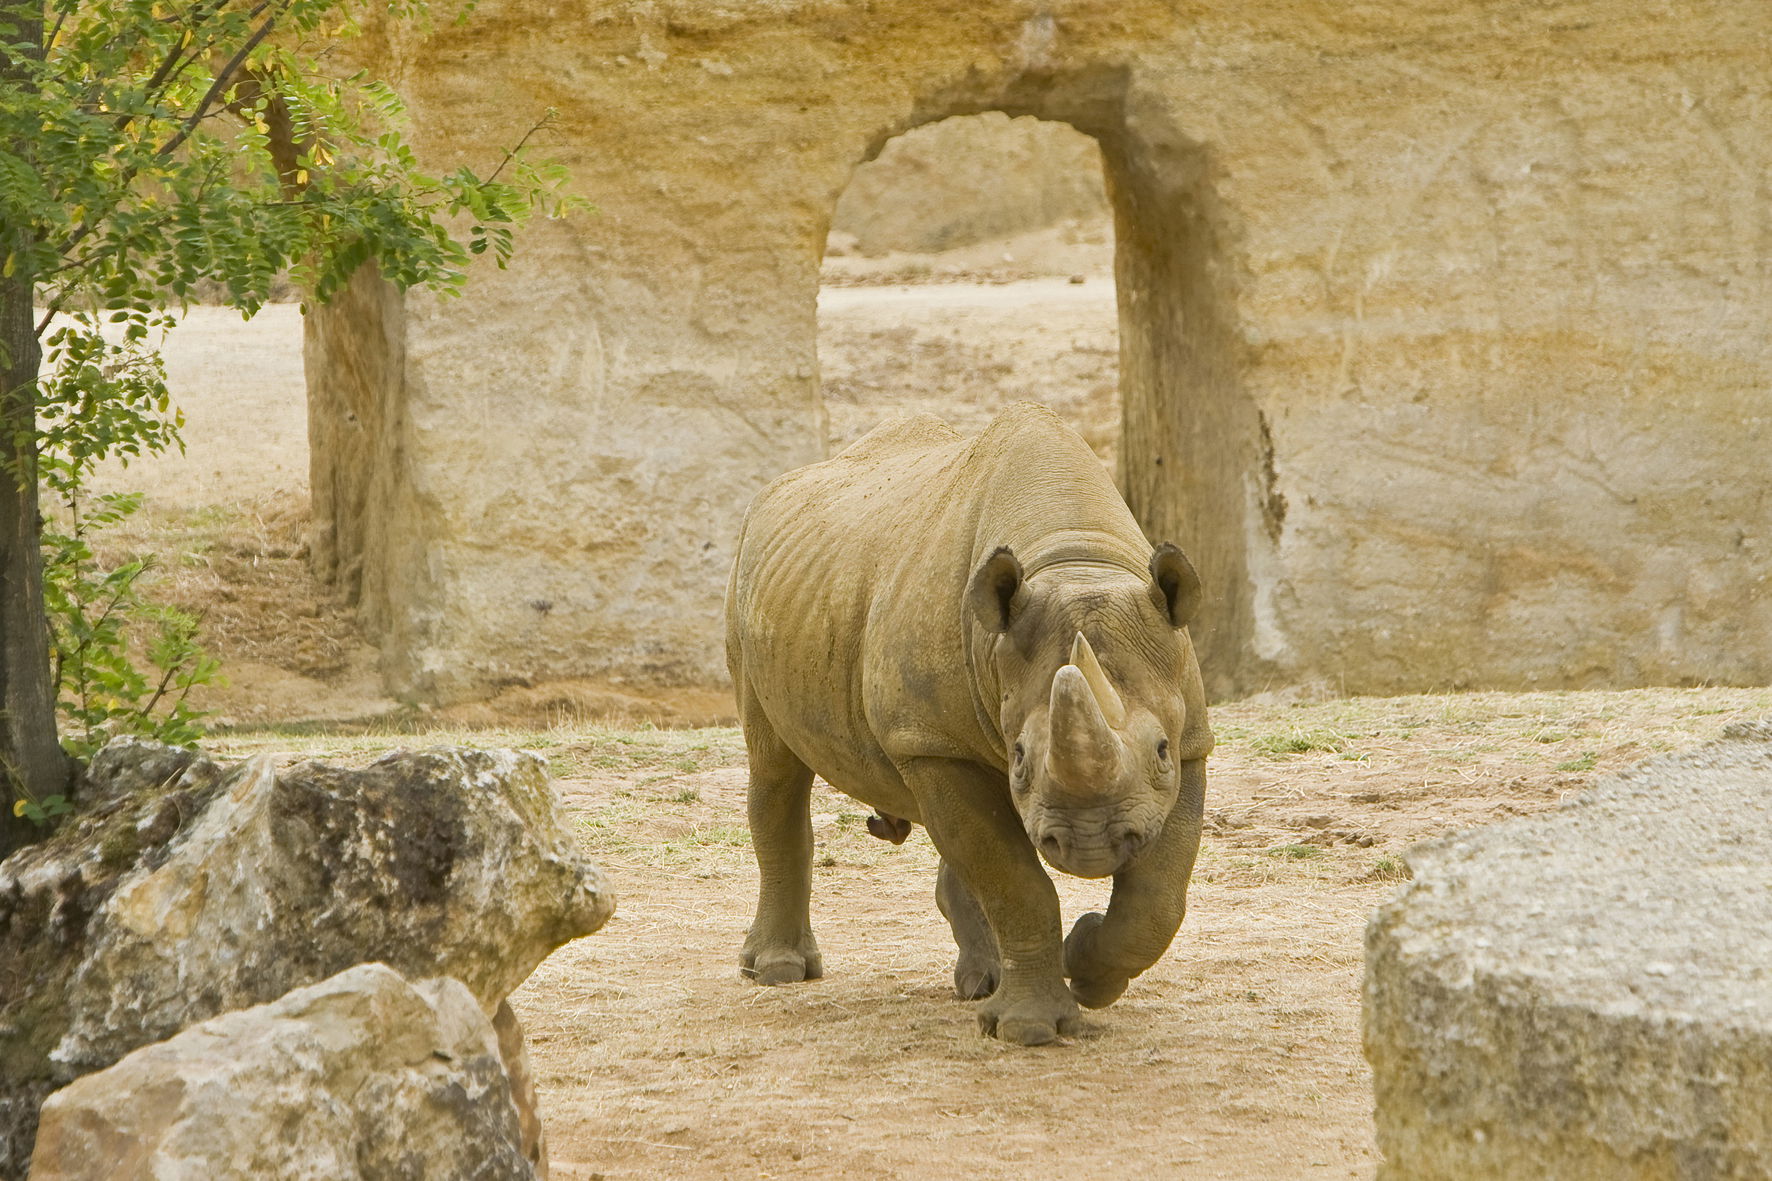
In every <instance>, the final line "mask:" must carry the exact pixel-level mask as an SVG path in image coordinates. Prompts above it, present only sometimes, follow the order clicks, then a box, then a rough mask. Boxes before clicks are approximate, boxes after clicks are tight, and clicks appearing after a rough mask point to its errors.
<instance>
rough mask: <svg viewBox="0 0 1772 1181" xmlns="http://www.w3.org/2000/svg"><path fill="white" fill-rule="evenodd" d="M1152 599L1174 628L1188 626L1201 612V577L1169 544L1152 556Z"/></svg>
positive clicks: (1182, 554) (1158, 549)
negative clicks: (1195, 615) (1189, 621)
mask: <svg viewBox="0 0 1772 1181" xmlns="http://www.w3.org/2000/svg"><path fill="white" fill-rule="evenodd" d="M1151 598H1152V599H1154V600H1156V603H1157V610H1159V611H1161V612H1162V613H1163V614H1165V615H1167V616H1168V617H1169V625H1170V626H1171V627H1184V626H1186V625H1187V621H1188V620H1190V619H1192V618H1193V617H1194V612H1195V611H1198V610H1199V609H1200V576H1199V575H1198V574H1195V573H1194V564H1193V563H1192V562H1190V561H1188V560H1187V555H1186V554H1184V553H1182V552H1181V551H1180V550H1179V549H1177V548H1176V547H1175V546H1173V545H1170V544H1169V543H1168V542H1167V541H1165V542H1164V543H1163V544H1162V545H1159V546H1158V547H1157V552H1156V553H1154V554H1152V555H1151Z"/></svg>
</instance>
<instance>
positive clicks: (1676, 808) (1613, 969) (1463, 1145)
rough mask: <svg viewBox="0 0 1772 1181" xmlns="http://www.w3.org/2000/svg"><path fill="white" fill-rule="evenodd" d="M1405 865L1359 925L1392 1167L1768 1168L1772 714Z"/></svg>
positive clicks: (1623, 1179)
mask: <svg viewBox="0 0 1772 1181" xmlns="http://www.w3.org/2000/svg"><path fill="white" fill-rule="evenodd" d="M1409 862H1410V866H1411V867H1412V868H1413V870H1414V871H1415V880H1414V881H1413V883H1412V884H1410V885H1409V886H1407V887H1406V888H1405V889H1404V890H1403V891H1402V892H1401V893H1400V894H1399V895H1398V897H1397V898H1396V899H1395V900H1394V901H1392V902H1391V903H1389V904H1387V905H1386V906H1384V907H1382V908H1381V909H1380V910H1379V911H1378V912H1377V914H1376V915H1374V917H1373V919H1372V923H1371V925H1370V926H1369V927H1368V929H1367V933H1366V985H1365V1043H1366V1057H1367V1059H1368V1060H1369V1061H1370V1062H1371V1063H1372V1072H1373V1082H1374V1089H1375V1092H1376V1102H1377V1124H1378V1143H1379V1147H1380V1148H1381V1149H1382V1150H1383V1151H1384V1154H1385V1164H1384V1165H1383V1166H1382V1167H1381V1169H1380V1171H1379V1176H1380V1177H1381V1178H1397V1179H1402V1178H1409V1179H1411V1181H1431V1179H1436V1178H1445V1179H1448V1181H1450V1179H1452V1178H1460V1179H1462V1178H1470V1177H1547V1178H1560V1179H1567V1181H1573V1179H1578V1178H1579V1179H1588V1178H1591V1179H1593V1181H1602V1179H1603V1181H1633V1179H1638V1178H1641V1179H1644V1181H1647V1179H1649V1178H1668V1177H1707V1178H1750V1177H1751V1178H1765V1177H1767V1176H1769V1175H1772V925H1769V924H1768V923H1767V914H1768V900H1769V899H1772V726H1769V725H1765V724H1761V725H1759V726H1758V727H1743V728H1740V729H1737V730H1735V731H1733V732H1732V736H1731V737H1728V738H1726V739H1725V740H1724V741H1722V742H1719V743H1715V744H1713V745H1710V746H1706V747H1701V748H1699V749H1698V750H1696V751H1692V752H1689V753H1685V754H1678V755H1671V756H1668V757H1666V758H1661V759H1656V760H1654V761H1652V762H1648V763H1644V764H1642V765H1640V766H1638V767H1636V768H1634V769H1633V770H1631V771H1628V772H1626V773H1625V774H1623V775H1621V776H1619V777H1617V778H1616V779H1614V780H1612V781H1611V782H1609V783H1607V784H1605V785H1603V786H1602V787H1600V788H1598V789H1596V790H1594V791H1593V792H1591V793H1589V794H1588V795H1586V796H1584V797H1582V798H1581V799H1580V800H1579V801H1578V802H1576V803H1575V804H1572V805H1570V806H1568V807H1566V808H1563V809H1562V810H1560V811H1557V812H1553V813H1550V814H1549V815H1546V816H1540V817H1533V818H1530V819H1523V820H1516V821H1511V822H1509V823H1506V824H1500V825H1495V826H1493V827H1490V828H1484V829H1479V830H1477V831H1474V832H1469V833H1463V834H1460V835H1457V836H1453V837H1449V838H1446V839H1444V840H1440V841H1436V842H1433V843H1431V844H1429V845H1425V846H1423V847H1421V848H1419V849H1417V850H1415V851H1413V852H1412V853H1411V854H1410V857H1409Z"/></svg>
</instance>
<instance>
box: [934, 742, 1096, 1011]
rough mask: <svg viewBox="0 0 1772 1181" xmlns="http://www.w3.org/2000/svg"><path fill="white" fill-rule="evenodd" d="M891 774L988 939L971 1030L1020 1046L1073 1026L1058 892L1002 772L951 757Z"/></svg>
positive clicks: (1073, 1005)
mask: <svg viewBox="0 0 1772 1181" xmlns="http://www.w3.org/2000/svg"><path fill="white" fill-rule="evenodd" d="M899 771H900V773H901V774H903V776H904V779H905V782H906V784H908V785H909V787H910V789H911V792H912V793H913V794H914V795H915V796H916V798H917V805H918V807H919V808H920V809H921V811H922V813H923V825H924V827H925V828H927V829H928V830H929V837H930V839H931V840H933V841H934V842H935V848H936V851H937V852H939V853H940V854H941V856H942V860H943V861H945V862H946V863H947V864H948V865H949V866H951V867H952V870H953V872H954V873H956V874H958V875H959V880H960V883H961V884H962V885H964V887H965V889H966V891H967V892H968V893H969V894H970V895H971V896H972V897H973V898H974V899H976V900H977V902H978V904H979V907H980V908H981V909H982V910H983V912H984V916H985V919H986V920H987V921H988V922H989V924H990V928H991V931H992V932H993V933H994V934H995V936H996V943H997V949H998V952H999V953H1000V955H1001V969H1000V978H999V980H998V982H997V987H996V990H995V991H994V992H992V993H991V994H990V996H988V997H986V998H985V999H984V1000H982V1001H980V1002H979V1006H978V1025H979V1028H980V1029H981V1030H983V1031H984V1032H985V1033H987V1034H992V1035H995V1036H996V1037H998V1038H1001V1039H1002V1040H1003V1041H1006V1042H1016V1043H1019V1044H1021V1045H1026V1046H1032V1045H1040V1044H1042V1043H1045V1042H1050V1041H1052V1040H1053V1039H1054V1038H1056V1037H1058V1036H1059V1035H1060V1034H1068V1033H1073V1032H1075V1030H1076V1024H1077V1002H1076V999H1075V998H1074V997H1072V996H1071V993H1070V990H1069V989H1068V988H1066V987H1065V984H1064V965H1063V953H1062V951H1061V943H1060V933H1061V932H1060V927H1059V916H1058V894H1057V892H1056V891H1055V890H1054V889H1053V888H1052V879H1051V878H1049V877H1047V876H1046V871H1045V870H1043V869H1041V868H1040V859H1039V856H1038V855H1037V854H1036V853H1035V852H1034V847H1033V845H1032V843H1031V842H1029V840H1028V838H1027V833H1026V832H1024V831H1023V829H1022V827H1021V821H1020V819H1019V818H1018V817H1017V816H1016V814H1015V809H1014V808H1013V807H1012V806H1011V805H1010V802H1009V798H1008V792H1007V791H1005V790H1004V785H1003V781H1002V778H1001V777H1000V776H997V775H993V774H992V773H991V772H989V771H987V770H986V769H984V768H982V767H978V766H976V765H974V764H971V763H965V762H960V761H958V760H953V759H913V760H908V761H906V762H904V763H901V764H900V765H899Z"/></svg>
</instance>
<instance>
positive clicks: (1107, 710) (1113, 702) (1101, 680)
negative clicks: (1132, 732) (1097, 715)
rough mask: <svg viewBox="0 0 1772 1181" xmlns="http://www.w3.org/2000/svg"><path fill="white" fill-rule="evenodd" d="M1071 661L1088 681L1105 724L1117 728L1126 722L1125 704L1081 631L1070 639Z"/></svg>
mask: <svg viewBox="0 0 1772 1181" xmlns="http://www.w3.org/2000/svg"><path fill="white" fill-rule="evenodd" d="M1071 663H1072V664H1074V665H1076V666H1077V667H1078V668H1079V669H1081V670H1082V671H1083V678H1084V679H1085V680H1087V681H1088V682H1089V689H1090V691H1091V692H1093V693H1094V694H1095V700H1096V703H1097V704H1099V705H1100V706H1101V716H1102V717H1104V718H1106V719H1107V724H1108V725H1109V726H1112V727H1113V728H1114V729H1116V730H1118V729H1120V727H1122V726H1124V725H1125V724H1126V705H1125V703H1124V702H1122V701H1121V700H1120V695H1119V693H1117V692H1116V691H1115V690H1114V683H1113V682H1112V681H1110V680H1108V679H1107V674H1106V673H1104V672H1102V671H1101V661H1099V660H1097V659H1096V658H1095V649H1094V648H1091V647H1090V646H1089V641H1088V640H1087V639H1086V638H1084V636H1083V633H1082V632H1078V633H1077V638H1076V639H1074V640H1072V641H1071Z"/></svg>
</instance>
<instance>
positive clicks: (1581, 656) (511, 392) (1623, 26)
mask: <svg viewBox="0 0 1772 1181" xmlns="http://www.w3.org/2000/svg"><path fill="white" fill-rule="evenodd" d="M1769 32H1772V8H1768V6H1766V5H1765V4H1764V3H1762V2H1761V0H1710V2H1703V0H1700V2H1696V3H1692V4H1686V5H1681V6H1678V7H1677V8H1672V7H1666V6H1659V5H1627V4H1621V3H1616V2H1613V3H1605V2H1600V0H1590V2H1582V0H1566V2H1562V3H1557V4H1549V5H1546V4H1527V3H1521V2H1519V0H1507V2H1502V0H1491V2H1483V0H1374V2H1372V3H1365V4H1359V5H1347V4H1341V3H1332V2H1329V0H1320V2H1309V3H1298V2H1294V0H1255V2H1251V0H1236V2H1234V3H1233V2H1232V0H1189V2H1186V3H1182V4H1179V5H1178V4H1175V3H1171V2H1169V0H1057V2H1048V3H1041V4H1035V3H1029V2H1019V0H979V2H977V3H969V4H951V5H932V4H929V3H927V2H926V0H874V2H871V3H867V4H858V3H854V2H852V0H843V2H838V0H735V2H729V3H725V4H721V5H717V6H716V5H708V4H705V3H702V2H701V0H609V2H601V3H596V4H592V5H587V6H581V7H578V8H568V9H560V8H557V7H549V6H543V5H541V4H539V3H536V2H534V0H485V2H484V3H482V4H480V5H479V7H478V9H477V11H476V13H475V15H474V17H473V18H472V20H471V21H470V22H468V23H467V24H466V25H464V26H460V27H457V26H454V25H451V24H449V23H448V22H445V21H439V22H437V24H436V27H435V29H434V31H432V32H430V33H426V34H420V33H417V32H412V31H401V32H398V33H396V34H392V35H389V34H386V33H377V34H372V37H371V40H370V42H369V45H368V46H367V47H366V48H367V51H368V53H369V56H370V57H371V59H372V61H371V64H372V65H373V66H374V67H375V68H377V69H378V70H380V71H381V72H383V73H384V74H385V75H386V76H388V77H389V78H390V79H391V80H392V81H393V82H394V83H395V84H396V85H397V86H398V87H399V88H400V89H401V90H402V92H403V93H404V94H405V95H406V97H407V98H408V100H409V102H410V104H411V111H412V120H413V129H412V130H413V136H414V140H415V142H416V144H417V146H418V148H419V150H420V151H421V153H422V154H423V155H424V156H425V157H426V158H428V159H429V160H430V161H432V162H433V163H435V164H436V165H438V166H441V167H447V166H452V165H454V164H455V163H457V162H461V161H466V162H471V163H473V164H475V165H478V166H482V167H485V166H489V165H491V164H492V163H494V162H496V160H497V159H498V158H499V155H500V152H501V151H502V148H503V147H504V146H505V145H509V144H511V143H513V142H515V141H516V140H517V139H518V138H519V137H520V136H521V135H522V134H523V133H524V131H525V130H526V129H527V128H528V127H529V126H530V124H531V123H533V122H534V121H535V120H536V119H537V118H539V117H540V115H541V113H542V111H543V110H544V109H545V108H547V107H550V106H551V107H554V108H557V109H558V110H559V112H560V114H559V122H558V129H557V131H556V132H554V133H552V135H551V139H550V140H549V141H548V142H547V143H546V144H545V147H546V148H547V150H549V151H550V152H552V153H553V154H555V155H557V156H558V157H559V158H561V159H563V160H564V161H566V162H567V163H568V164H569V165H570V166H571V167H572V169H573V171H574V175H575V178H576V180H575V183H576V184H577V186H578V188H579V189H580V190H581V191H582V192H583V193H584V194H585V195H586V196H588V197H589V198H591V199H592V200H593V201H595V202H596V203H597V205H598V206H599V207H600V213H599V214H597V215H596V216H591V217H580V218H575V219H572V220H569V221H565V222H556V223H547V224H543V225H539V226H537V227H535V228H534V229H533V230H531V231H530V232H529V233H527V234H526V235H525V238H524V241H523V243H522V250H521V252H520V254H519V256H518V259H517V260H516V262H515V263H514V264H513V265H512V267H511V268H510V269H509V270H508V271H502V272H500V271H496V270H494V269H492V268H490V267H486V268H482V269H481V270H480V271H479V272H478V273H477V274H476V275H475V276H474V278H473V280H472V282H471V283H470V286H469V288H468V292H467V296H466V298H464V299H460V300H454V301H438V300H436V299H434V298H432V297H429V296H417V295H414V296H408V297H406V298H404V299H403V300H402V299H397V298H394V297H392V296H390V295H388V294H387V293H386V292H383V291H379V290H376V285H375V284H373V283H371V282H369V281H367V280H366V281H365V282H364V283H363V284H360V285H359V289H358V290H357V291H355V292H353V294H352V297H351V298H350V299H349V300H348V301H347V302H346V303H345V304H344V305H342V306H340V307H337V308H335V309H332V310H328V311H323V312H321V313H320V314H318V315H316V316H313V317H310V319H309V357H310V377H309V381H310V390H311V396H312V415H313V420H314V423H315V441H316V444H317V445H316V447H315V449H314V456H315V458H314V487H315V489H316V507H317V511H318V513H319V514H320V518H321V519H320V522H319V529H320V535H321V538H322V540H323V541H324V544H323V545H320V546H317V547H316V554H317V555H318V558H319V565H320V568H321V570H322V571H324V572H326V573H329V574H333V575H334V576H336V577H337V578H338V579H339V581H340V582H341V584H342V585H343V586H344V587H345V588H347V589H348V590H350V591H351V592H353V593H354V594H355V595H356V596H358V598H359V600H360V602H361V604H362V607H363V614H364V618H365V619H367V620H369V621H370V623H371V625H372V627H373V628H374V629H375V631H376V633H377V634H378V635H379V637H380V639H381V642H382V644H383V649H384V652H385V654H386V657H387V659H386V669H387V673H388V676H389V679H390V684H391V685H392V687H394V688H396V689H397V690H399V691H401V692H403V693H406V694H410V695H413V696H419V697H432V698H451V697H460V696H464V695H468V694H471V693H475V692H479V691H481V690H484V689H486V688H488V687H491V686H495V685H497V684H500V683H505V682H510V681H522V680H528V679H532V678H537V677H546V676H551V675H607V676H614V677H627V678H633V679H645V680H652V681H659V682H672V681H681V682H689V681H708V680H714V679H718V678H719V677H721V676H722V675H723V657H722V654H721V651H720V643H719V635H720V625H719V615H720V597H721V591H722V588H723V584H724V580H725V574H726V569H727V566H728V563H729V561H730V559H731V554H732V545H733V539H734V534H735V532H736V525H737V522H738V519H739V516H740V514H741V512H742V511H743V507H744V505H745V503H746V502H747V501H748V499H749V497H750V496H751V494H752V493H754V492H755V490H756V489H757V488H758V487H760V486H761V485H762V483H763V482H765V481H766V480H768V479H769V478H770V477H772V476H773V475H775V474H777V473H779V472H781V471H783V470H785V469H787V468H790V467H793V466H796V465H798V464H802V463H805V462H808V461H810V460H813V459H817V458H819V457H820V456H821V453H822V450H823V446H824V443H823V440H824V437H825V433H824V423H823V419H824V413H823V408H822V407H821V405H820V403H819V396H818V375H817V356H816V344H815V336H816V331H817V325H816V316H815V308H816V298H817V292H818V285H819V259H820V253H821V250H822V249H823V245H824V242H825V239H826V234H827V231H828V229H829V227H830V224H831V218H832V215H833V211H834V210H835V209H836V207H837V204H838V201H839V199H840V198H841V197H842V194H843V192H844V189H845V187H846V186H847V184H848V183H849V180H850V177H851V176H852V175H853V174H854V171H855V169H856V168H857V166H858V165H859V164H860V163H861V162H863V161H865V160H867V159H869V158H871V157H873V156H874V155H876V154H877V153H878V152H879V151H880V149H881V148H882V146H883V145H884V144H885V143H886V142H887V141H889V140H890V139H891V138H892V137H894V136H896V135H899V134H902V133H904V132H906V131H908V130H910V129H912V128H915V127H919V126H922V125H924V124H928V123H932V122H935V121H938V120H941V119H943V118H946V117H948V116H951V115H957V114H970V113H978V112H983V111H1002V112H1004V113H1006V114H1009V115H1015V116H1021V115H1032V116H1037V117H1039V118H1042V119H1047V120H1054V121H1058V122H1063V123H1068V124H1070V125H1071V126H1072V127H1074V128H1076V129H1078V130H1080V131H1082V132H1085V133H1087V134H1089V135H1091V136H1093V137H1094V138H1095V139H1096V140H1097V142H1098V143H1099V144H1100V146H1101V151H1102V157H1103V160H1104V166H1105V170H1106V173H1107V180H1108V191H1109V194H1110V198H1111V202H1112V205H1113V212H1114V220H1115V238H1116V242H1117V244H1118V247H1117V248H1118V256H1117V278H1118V289H1119V300H1120V309H1121V312H1120V315H1121V338H1122V364H1121V372H1122V379H1121V380H1122V401H1123V405H1124V416H1125V421H1124V437H1125V439H1124V445H1123V447H1122V448H1121V460H1120V462H1121V465H1122V468H1121V473H1120V475H1121V483H1122V485H1123V486H1124V487H1125V488H1126V490H1127V494H1128V499H1129V500H1130V502H1131V503H1132V505H1133V508H1134V510H1135V512H1136V513H1137V514H1138V516H1139V518H1140V519H1141V521H1142V522H1143V523H1144V524H1145V526H1146V528H1147V530H1148V531H1149V532H1150V533H1151V535H1152V537H1153V538H1158V539H1161V538H1169V539H1173V540H1176V541H1178V542H1179V543H1181V544H1182V545H1183V546H1184V547H1185V548H1186V549H1187V550H1188V551H1189V552H1190V554H1191V555H1192V557H1193V559H1194V562H1195V564H1196V565H1197V566H1198V567H1199V569H1200V571H1201V572H1202V575H1203V577H1204V579H1205V583H1206V587H1207V593H1208V605H1207V607H1206V608H1205V610H1204V611H1203V612H1202V616H1201V622H1200V623H1199V624H1198V625H1197V627H1196V642H1197V643H1198V645H1199V647H1200V649H1201V654H1202V663H1203V665H1204V666H1205V669H1206V672H1207V676H1208V678H1209V680H1210V683H1211V686H1212V690H1213V692H1214V693H1215V694H1216V695H1220V696H1222V695H1225V694H1231V693H1237V692H1243V691H1248V690H1252V689H1259V688H1263V687H1268V686H1274V685H1282V684H1287V683H1294V682H1300V681H1320V682H1324V683H1327V684H1328V685H1330V686H1333V687H1335V688H1337V689H1343V690H1346V691H1349V692H1379V693H1382V692H1394V691H1401V690H1410V689H1426V688H1453V687H1474V686H1494V687H1511V686H1524V685H1538V686H1595V685H1629V684H1643V683H1679V682H1692V681H1710V682H1738V683H1739V682H1749V683H1763V682H1765V681H1767V680H1768V679H1772V596H1769V595H1768V594H1767V575H1768V572H1769V571H1772V539H1769V538H1768V537H1767V533H1766V522H1767V521H1768V520H1769V519H1772V504H1769V503H1768V489H1769V487H1772V477H1769V476H1768V465H1767V464H1766V463H1765V459H1764V456H1765V452H1766V448H1767V443H1768V438H1769V426H1768V416H1769V411H1768V408H1767V396H1766V394H1767V388H1768V385H1769V382H1768V377H1769V376H1772V344H1769V332H1768V328H1767V324H1768V319H1769V317H1768V312H1769V311H1772V261H1769V260H1772V200H1769V199H1768V191H1767V187H1766V186H1767V183H1768V182H1767V180H1766V178H1767V176H1768V175H1772V134H1769V133H1768V131H1767V128H1769V127H1772V96H1769V95H1768V92H1767V91H1766V90H1765V88H1764V87H1763V85H1761V82H1762V80H1763V79H1764V78H1765V77H1767V76H1768V75H1769V74H1772V36H1769V35H1768V34H1769ZM366 311H369V312H372V313H373V314H372V315H365V314H364V313H365V312H366Z"/></svg>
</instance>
